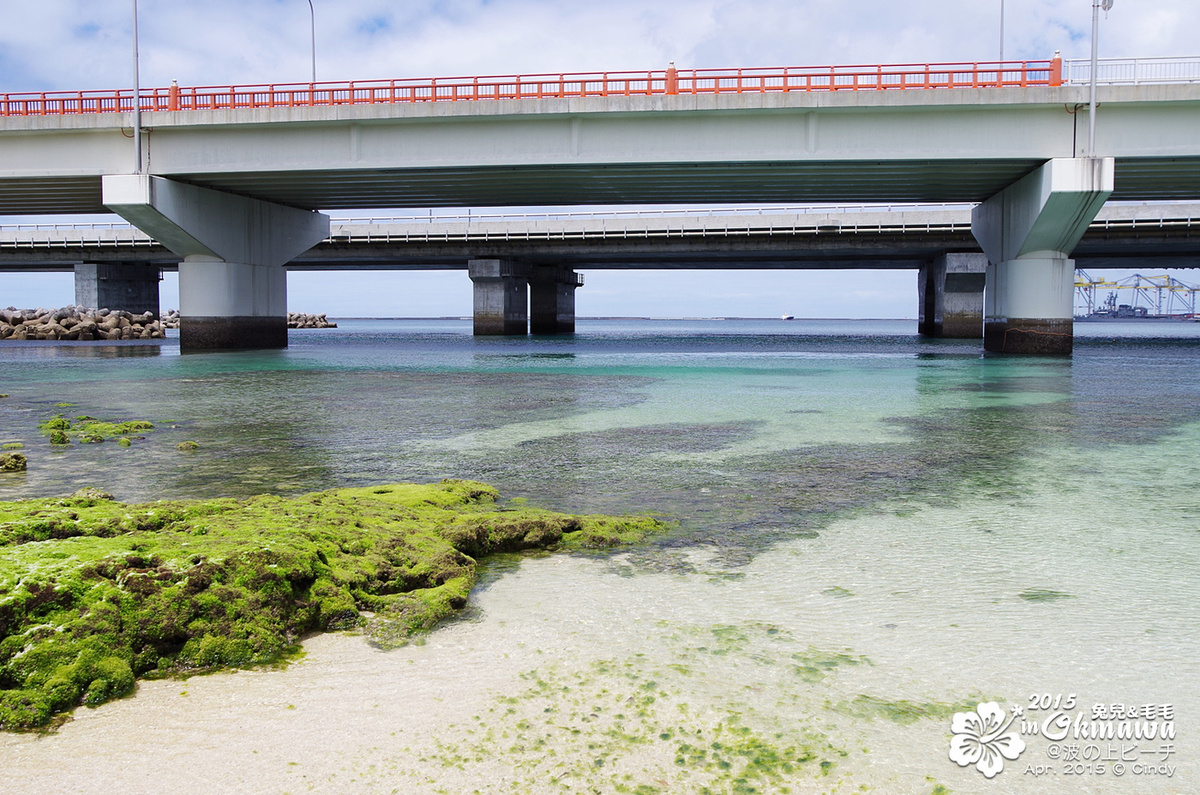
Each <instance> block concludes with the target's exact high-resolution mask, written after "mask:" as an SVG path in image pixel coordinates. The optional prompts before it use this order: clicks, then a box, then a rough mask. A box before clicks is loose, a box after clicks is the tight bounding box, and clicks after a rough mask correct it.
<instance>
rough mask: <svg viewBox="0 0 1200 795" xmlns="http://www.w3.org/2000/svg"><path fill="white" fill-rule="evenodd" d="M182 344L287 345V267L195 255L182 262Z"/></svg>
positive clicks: (204, 347) (202, 347)
mask: <svg viewBox="0 0 1200 795" xmlns="http://www.w3.org/2000/svg"><path fill="white" fill-rule="evenodd" d="M179 346H180V348H183V349H188V350H214V349H222V348H286V347H287V273H286V271H284V269H283V266H282V265H244V264H242V263H238V262H225V261H224V260H220V259H217V258H214V257H205V256H203V255H191V256H188V257H184V259H183V262H181V263H179Z"/></svg>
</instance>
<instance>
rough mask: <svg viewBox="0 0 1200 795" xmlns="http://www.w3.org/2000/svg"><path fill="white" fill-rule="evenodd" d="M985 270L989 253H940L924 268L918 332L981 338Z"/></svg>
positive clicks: (926, 335) (919, 282) (920, 280)
mask: <svg viewBox="0 0 1200 795" xmlns="http://www.w3.org/2000/svg"><path fill="white" fill-rule="evenodd" d="M986 271H987V255H985V254H970V253H966V254H964V253H950V254H941V255H939V256H938V258H937V259H935V260H934V261H933V262H931V263H929V264H928V265H926V266H925V267H923V268H921V274H920V277H919V279H918V281H917V294H918V297H919V303H920V321H919V322H918V324H917V331H919V332H920V333H921V335H922V336H925V337H945V338H949V339H979V338H980V337H982V336H983V288H984V280H985V273H986Z"/></svg>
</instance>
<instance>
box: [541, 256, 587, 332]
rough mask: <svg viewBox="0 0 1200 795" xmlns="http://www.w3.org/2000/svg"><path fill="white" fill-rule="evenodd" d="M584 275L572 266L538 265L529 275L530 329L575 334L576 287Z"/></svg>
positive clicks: (579, 284)
mask: <svg viewBox="0 0 1200 795" xmlns="http://www.w3.org/2000/svg"><path fill="white" fill-rule="evenodd" d="M582 285H583V277H582V276H580V275H579V274H578V273H576V272H575V271H573V270H571V269H570V268H561V267H545V266H539V267H535V268H533V269H532V271H531V272H530V275H529V333H531V334H574V333H575V290H576V288H578V287H580V286H582Z"/></svg>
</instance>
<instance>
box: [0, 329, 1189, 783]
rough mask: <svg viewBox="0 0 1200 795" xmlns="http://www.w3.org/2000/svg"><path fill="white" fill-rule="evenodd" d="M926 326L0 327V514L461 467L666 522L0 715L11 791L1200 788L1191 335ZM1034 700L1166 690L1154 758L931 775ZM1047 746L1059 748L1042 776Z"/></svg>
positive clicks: (565, 503)
mask: <svg viewBox="0 0 1200 795" xmlns="http://www.w3.org/2000/svg"><path fill="white" fill-rule="evenodd" d="M914 325H915V324H913V323H911V322H904V321H794V322H787V323H785V322H783V321H734V320H727V321H683V320H679V321H666V320H664V321H642V320H638V321H633V320H627V321H616V320H613V321H581V322H580V324H579V333H578V334H577V335H575V336H574V337H572V338H563V339H553V340H534V339H474V338H472V337H471V336H470V328H469V322H464V321H347V322H343V323H342V327H341V328H339V329H337V330H330V331H309V332H293V333H292V336H291V347H289V348H288V349H287V350H285V351H275V352H254V353H213V354H202V355H180V354H179V351H178V348H177V346H175V345H174V342H173V341H171V340H168V341H167V342H166V343H164V344H161V345H159V344H130V345H124V346H70V345H65V344H50V343H44V344H30V343H26V344H24V345H16V344H0V372H2V373H3V375H2V376H0V378H2V386H0V392H4V393H8V394H9V395H10V397H8V398H5V399H0V441H9V440H20V441H23V442H24V443H25V444H26V449H25V451H24V452H26V453H27V454H28V456H29V471H28V473H25V474H17V475H4V476H0V499H12V498H17V497H28V496H42V495H53V494H62V493H67V492H70V491H74V490H75V489H77V488H79V487H81V486H83V485H96V486H100V487H103V488H105V489H106V490H108V491H110V492H112V493H114V494H115V495H116V496H117V497H118V498H120V499H124V500H150V499H158V498H165V497H192V496H195V497H208V496H217V495H232V496H244V495H249V494H255V493H260V492H264V491H270V492H278V493H296V492H303V491H310V490H315V489H323V488H330V487H335V486H343V485H358V484H366V483H378V482H386V481H398V480H430V479H437V478H441V477H448V476H453V477H468V478H476V479H480V480H485V481H488V482H490V483H493V484H495V485H496V486H498V487H499V488H500V489H501V490H502V492H503V493H504V494H505V495H506V496H508V497H518V496H519V497H525V498H528V499H529V501H530V502H533V503H536V504H541V505H545V506H547V507H552V508H555V509H559V510H567V511H579V512H582V511H604V512H638V511H656V512H661V513H665V514H667V515H669V516H672V517H674V518H676V519H677V520H678V529H677V530H676V531H675V532H673V533H672V534H670V535H669V536H668V537H667V538H664V539H660V540H658V541H656V542H655V543H653V544H650V545H648V546H647V547H645V548H642V549H638V550H636V551H633V552H626V553H622V554H618V555H615V556H611V557H569V556H535V557H528V558H512V559H505V560H502V561H497V562H496V563H494V564H493V565H491V566H490V567H489V569H488V571H487V572H486V574H485V577H484V581H483V582H482V583H481V586H480V587H479V588H478V589H477V590H476V593H475V594H474V596H473V604H472V607H471V608H470V609H469V613H468V615H467V616H466V617H465V618H464V619H463V620H461V621H457V622H454V623H452V624H450V625H448V626H446V627H443V628H441V629H439V630H438V631H436V632H434V633H433V634H432V635H430V636H429V638H428V640H427V642H426V643H425V645H421V646H410V647H407V648H405V649H400V650H397V651H392V652H386V653H384V652H379V651H376V650H373V649H371V648H370V647H369V646H367V645H366V644H365V643H364V642H363V641H362V640H361V639H360V638H358V637H352V636H329V637H324V638H319V639H316V640H314V641H312V642H310V644H309V648H310V653H309V656H308V658H307V659H306V660H305V661H304V662H302V663H300V664H298V665H294V666H292V667H291V668H290V669H288V670H286V671H271V672H266V671H262V672H250V673H247V672H242V673H238V674H231V675H221V676H212V677H204V678H200V679H192V680H189V681H188V682H186V683H180V682H158V683H150V684H144V685H142V686H141V688H140V690H139V694H138V695H137V696H136V697H135V698H133V699H129V700H126V701H123V702H120V703H117V704H111V705H107V706H105V707H103V708H101V709H98V710H81V711H80V712H79V713H78V714H77V718H76V720H75V721H74V722H72V723H70V724H68V725H67V726H66V727H65V728H64V729H63V730H62V731H61V732H60V733H59V734H58V735H56V736H53V737H48V738H42V739H36V740H35V739H31V738H26V737H3V738H0V768H3V769H4V772H5V777H4V778H3V779H2V780H0V781H5V780H6V781H10V782H13V783H11V784H5V783H0V790H2V789H4V788H5V787H6V786H14V787H16V788H17V789H15V790H13V791H20V790H21V789H24V790H25V791H29V786H20V785H21V784H22V782H23V783H24V784H25V785H30V784H31V783H32V782H35V781H43V780H45V779H43V778H39V777H44V776H47V775H54V776H58V777H59V778H58V779H53V780H56V781H59V782H60V783H61V785H62V786H61V787H60V789H67V790H69V789H77V788H79V787H81V786H84V784H83V783H86V782H89V781H94V780H95V779H96V777H97V776H98V775H100V774H102V775H103V777H104V780H105V781H107V782H110V783H112V782H118V783H120V785H121V787H120V788H122V789H124V790H126V791H153V790H155V789H160V788H161V787H162V786H163V784H164V783H167V782H173V783H174V784H175V785H177V787H179V788H182V789H184V790H187V791H201V790H203V789H205V786H206V785H211V786H215V787H217V788H226V789H228V788H235V787H236V788H238V789H242V790H251V791H264V792H265V791H284V790H290V789H306V788H315V789H318V790H320V789H329V788H335V787H336V788H340V789H346V788H348V789H350V790H357V791H364V792H375V791H390V790H391V789H393V788H395V789H396V791H400V792H413V791H429V792H433V791H446V792H460V791H470V790H472V789H479V790H480V791H489V792H505V791H521V790H531V791H560V790H561V791H637V787H639V786H640V787H643V788H644V789H643V790H642V791H644V792H648V791H663V792H667V791H671V792H678V791H700V790H701V789H702V788H704V787H708V788H710V789H711V790H712V791H718V792H723V791H739V789H738V788H739V787H742V788H743V789H744V788H747V787H757V791H777V790H782V789H783V788H785V787H790V788H791V790H792V791H794V792H808V791H832V790H836V791H854V790H856V789H857V788H858V787H860V786H862V785H865V786H866V787H868V788H869V789H873V790H875V791H880V792H929V791H931V790H932V789H933V788H934V787H935V786H936V785H937V784H943V785H945V786H946V787H949V788H950V789H951V790H953V791H956V792H1058V791H1096V792H1108V791H1113V792H1124V791H1160V792H1191V791H1196V789H1197V788H1200V783H1198V782H1200V770H1198V769H1197V762H1198V761H1200V720H1197V716H1198V715H1200V685H1198V684H1197V682H1198V681H1200V676H1198V674H1200V664H1198V663H1197V661H1196V658H1197V650H1198V649H1200V622H1198V621H1197V619H1198V618H1200V608H1197V605H1200V573H1197V572H1200V565H1198V564H1200V532H1198V531H1200V495H1198V494H1197V492H1196V489H1195V484H1196V483H1197V481H1198V480H1200V399H1198V398H1200V367H1198V365H1200V325H1197V324H1183V323H1180V324H1170V325H1169V326H1168V325H1165V324H1138V323H1106V324H1077V325H1076V337H1077V340H1076V353H1075V355H1074V356H1073V357H1072V358H1071V359H1039V358H1026V357H993V356H982V355H981V354H980V350H979V348H980V346H979V343H978V342H974V341H927V340H921V339H919V338H917V337H916V336H915V335H914V331H915V329H914ZM59 402H65V403H72V404H75V405H74V406H71V407H61V408H59V407H55V406H54V404H55V403H59ZM60 411H61V412H65V413H68V414H72V415H73V414H83V413H86V414H89V415H92V416H95V417H99V418H103V419H110V418H111V419H130V418H133V419H149V420H151V421H152V422H154V423H155V424H156V425H157V426H158V428H157V429H156V430H155V431H154V432H152V433H150V434H148V436H147V438H146V439H145V440H144V441H139V442H137V443H135V444H134V445H133V446H132V447H129V448H120V447H117V446H116V445H113V444H102V445H74V446H72V447H70V448H69V449H67V450H64V451H55V450H51V448H50V447H49V445H47V444H46V443H45V442H44V440H42V439H41V438H40V437H39V435H38V434H37V432H36V428H35V426H36V423H37V422H38V421H40V420H44V419H46V418H48V417H50V416H52V415H53V414H54V413H55V412H60ZM184 440H192V441H195V442H197V443H198V445H199V447H198V449H197V450H196V451H194V452H191V453H181V452H179V451H177V450H176V449H175V445H176V443H178V442H179V441H184ZM182 691H186V692H187V694H188V695H186V696H181V695H179V694H180V692H182ZM1035 693H1036V694H1042V693H1049V694H1052V695H1054V694H1059V693H1061V694H1063V695H1064V696H1066V695H1068V694H1070V693H1074V694H1076V696H1077V699H1078V702H1079V704H1080V705H1081V706H1082V709H1083V710H1084V711H1085V712H1086V713H1087V715H1086V716H1085V719H1090V712H1091V707H1092V705H1093V704H1096V703H1104V704H1109V705H1111V704H1113V703H1120V704H1129V705H1134V704H1136V705H1144V704H1151V703H1153V704H1156V705H1160V706H1161V705H1163V704H1170V705H1171V707H1172V708H1173V710H1174V712H1175V724H1176V730H1177V736H1176V738H1175V739H1174V740H1173V741H1172V743H1171V745H1172V750H1171V751H1170V753H1167V752H1165V751H1163V750H1162V749H1161V746H1162V743H1160V742H1158V741H1157V740H1156V741H1154V742H1152V743H1151V742H1145V741H1143V742H1142V743H1140V744H1138V748H1137V751H1136V753H1135V755H1140V756H1138V760H1139V764H1142V765H1143V769H1142V772H1140V773H1134V772H1133V764H1134V763H1133V762H1131V761H1127V762H1126V764H1127V766H1128V770H1127V771H1126V772H1125V773H1124V775H1123V776H1121V777H1115V776H1114V775H1113V774H1112V769H1111V766H1112V764H1113V763H1112V761H1111V760H1109V761H1108V762H1106V764H1107V766H1108V767H1107V772H1106V773H1105V774H1104V775H1101V774H1099V773H1097V772H1096V770H1095V765H1096V764H1098V762H1099V761H1101V760H1098V759H1088V758H1086V757H1083V755H1084V753H1085V749H1087V748H1088V747H1089V743H1086V742H1082V741H1074V743H1073V744H1074V745H1075V746H1076V752H1077V753H1079V754H1080V755H1081V759H1080V760H1077V761H1078V762H1079V763H1081V764H1084V765H1086V764H1091V765H1092V766H1093V767H1091V768H1088V769H1087V770H1085V771H1084V774H1083V775H1067V774H1066V773H1065V772H1064V767H1065V762H1064V760H1063V759H1062V758H1058V759H1054V758H1050V757H1049V756H1048V754H1049V753H1052V751H1050V747H1051V746H1052V745H1054V744H1052V743H1051V742H1050V741H1049V740H1047V739H1046V738H1045V737H1040V736H1027V737H1026V738H1025V739H1026V744H1027V748H1026V750H1025V751H1024V753H1022V754H1021V756H1020V757H1019V759H1017V760H1011V761H1007V762H1006V763H1005V770H1004V771H1003V772H1002V773H1000V774H999V775H998V776H996V777H995V778H994V779H991V780H988V779H985V778H984V777H983V776H982V775H981V774H980V773H979V772H978V771H977V770H975V769H974V768H973V767H966V768H960V767H959V766H957V765H955V764H954V763H953V762H951V761H950V760H949V758H948V756H947V752H948V749H949V743H950V736H951V722H950V714H951V713H952V712H955V711H959V710H963V709H966V707H965V706H963V705H962V702H973V701H978V700H979V699H980V698H983V699H986V700H995V701H998V702H999V703H1001V704H1002V705H1003V706H1006V707H1007V706H1009V705H1010V704H1020V705H1023V706H1026V707H1029V706H1030V704H1029V697H1030V696H1031V695H1032V694H1035ZM1077 711H1079V710H1078V708H1077V709H1076V710H1073V711H1072V714H1074V712H1077ZM1047 714H1048V713H1047V712H1044V711H1038V710H1032V709H1031V710H1029V715H1033V716H1037V717H1039V718H1042V717H1045V716H1046V715H1047ZM1029 715H1027V716H1026V717H1029ZM618 716H619V717H618ZM714 744H715V746H714ZM1070 744H1072V743H1069V742H1065V743H1063V744H1059V745H1058V746H1057V747H1058V750H1059V751H1061V752H1062V753H1063V754H1064V755H1065V754H1068V753H1070V751H1068V750H1067V748H1066V746H1067V745H1070ZM1105 745H1106V743H1104V742H1100V743H1099V744H1097V748H1098V751H1097V752H1096V753H1105V754H1106V753H1108V752H1109V751H1110V750H1111V749H1109V748H1107V747H1105ZM1109 745H1116V746H1117V747H1116V752H1117V753H1118V755H1120V753H1121V752H1129V749H1128V748H1127V747H1126V748H1122V747H1121V743H1119V742H1115V743H1111V744H1109ZM1125 745H1126V746H1129V745H1131V743H1125ZM100 749H103V752H100ZM1086 753H1088V754H1091V753H1092V752H1091V751H1086ZM789 754H790V755H791V756H789ZM808 756H811V759H809V760H808V761H797V762H795V763H794V764H791V765H789V766H786V769H785V766H784V765H783V764H782V763H780V762H778V760H780V759H788V758H793V757H794V758H797V759H798V758H800V757H804V758H805V759H807V757H808ZM1159 757H1164V758H1165V759H1160V758H1159ZM1149 759H1153V760H1154V761H1155V764H1156V765H1157V764H1160V763H1162V764H1166V765H1169V766H1172V767H1173V771H1172V772H1171V773H1170V775H1167V774H1165V773H1158V774H1155V775H1151V774H1150V773H1147V772H1145V769H1144V766H1145V764H1146V763H1147V760H1149ZM134 760H136V764H135V761H134ZM752 760H758V762H757V763H752ZM772 760H775V761H774V762H773V761H772ZM822 762H825V763H827V764H826V765H824V766H822V765H821V763H822ZM722 763H723V764H724V766H722ZM1039 764H1040V765H1044V766H1053V767H1055V768H1056V770H1057V772H1056V773H1054V774H1046V775H1043V776H1036V775H1034V774H1033V773H1032V772H1025V771H1026V767H1027V765H1039ZM197 769H203V770H204V771H206V778H204V779H202V780H196V779H194V778H189V777H188V776H187V775H186V772H187V771H195V770H197ZM81 782H82V783H81ZM622 788H624V789H622Z"/></svg>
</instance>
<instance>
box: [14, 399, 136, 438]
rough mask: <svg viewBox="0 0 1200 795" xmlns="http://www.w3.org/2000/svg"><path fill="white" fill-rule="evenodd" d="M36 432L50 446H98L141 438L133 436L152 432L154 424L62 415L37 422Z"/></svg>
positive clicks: (83, 415)
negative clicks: (42, 436) (47, 439)
mask: <svg viewBox="0 0 1200 795" xmlns="http://www.w3.org/2000/svg"><path fill="white" fill-rule="evenodd" d="M56 405H60V406H68V405H74V404H70V403H60V404H56ZM38 430H39V431H41V432H42V433H43V434H44V435H46V436H47V437H48V438H49V440H50V444H53V445H66V444H70V443H71V442H72V441H77V442H80V443H82V444H100V443H101V442H105V441H108V440H109V439H121V440H128V439H133V438H141V437H138V436H136V435H135V434H140V433H142V432H144V431H151V430H154V424H153V423H150V422H147V421H146V420H126V421H124V422H109V421H106V420H98V419H96V418H95V417H90V416H88V415H86V414H81V415H79V416H77V417H75V419H74V421H71V420H69V419H67V418H66V417H65V416H63V415H62V414H55V415H54V416H53V417H51V418H50V419H48V420H46V421H44V422H39V423H38Z"/></svg>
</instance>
